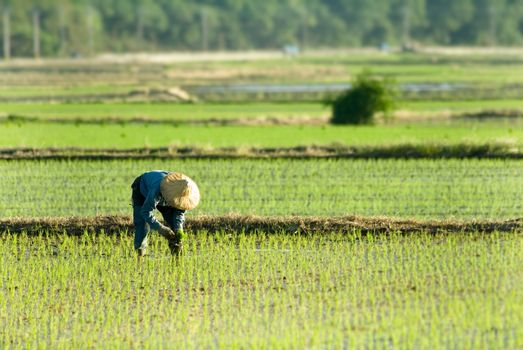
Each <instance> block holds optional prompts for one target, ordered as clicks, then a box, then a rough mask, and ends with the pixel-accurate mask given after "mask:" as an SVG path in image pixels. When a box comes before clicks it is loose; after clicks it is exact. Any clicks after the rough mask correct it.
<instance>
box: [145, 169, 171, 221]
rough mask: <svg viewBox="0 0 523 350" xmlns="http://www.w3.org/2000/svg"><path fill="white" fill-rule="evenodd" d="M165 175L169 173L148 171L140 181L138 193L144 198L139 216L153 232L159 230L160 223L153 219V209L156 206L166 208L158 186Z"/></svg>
mask: <svg viewBox="0 0 523 350" xmlns="http://www.w3.org/2000/svg"><path fill="white" fill-rule="evenodd" d="M167 174H169V172H167V171H163V170H153V171H148V172H146V173H144V174H142V180H141V181H140V192H141V193H142V195H143V196H144V197H145V202H144V203H143V206H142V209H141V210H140V214H141V215H142V217H143V219H144V220H145V222H146V223H148V224H149V226H150V227H151V228H152V229H153V230H158V229H159V228H160V223H159V222H158V220H156V218H155V217H154V213H153V211H154V209H156V207H157V206H158V205H161V206H168V204H167V203H166V202H165V200H164V199H163V197H162V193H161V191H160V184H161V183H162V180H163V178H164V177H165V176H167Z"/></svg>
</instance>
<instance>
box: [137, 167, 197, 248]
mask: <svg viewBox="0 0 523 350" xmlns="http://www.w3.org/2000/svg"><path fill="white" fill-rule="evenodd" d="M131 188H132V204H133V222H134V227H135V234H134V249H135V250H136V252H137V253H138V256H139V257H142V256H144V255H145V254H146V252H147V235H148V233H149V230H150V229H153V230H156V231H158V233H160V234H161V235H162V236H163V237H165V238H166V239H167V241H168V244H169V249H170V250H171V253H172V254H173V255H179V254H180V253H181V252H182V247H183V239H184V231H183V223H184V221H185V212H186V211H187V210H191V209H194V208H195V207H196V206H197V205H198V203H199V201H200V191H199V189H198V186H197V185H196V183H195V182H194V181H193V180H191V179H190V178H189V177H188V176H187V175H184V174H182V173H179V172H169V171H164V170H153V171H148V172H146V173H143V174H142V175H140V176H138V177H137V178H136V179H135V180H134V182H133V183H132V185H131ZM154 209H158V211H159V212H160V213H161V214H162V216H163V219H164V221H165V222H166V223H167V226H165V225H163V224H162V223H161V222H159V221H158V220H157V219H156V218H155V216H154V213H153V211H154Z"/></svg>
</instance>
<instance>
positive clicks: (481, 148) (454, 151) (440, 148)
mask: <svg viewBox="0 0 523 350" xmlns="http://www.w3.org/2000/svg"><path fill="white" fill-rule="evenodd" d="M191 158H192V159H219V158H224V159H242V158H245V159H270V158H297V159H307V158H333V159H338V158H346V159H440V158H476V159H480V158H485V159H523V149H522V147H521V145H514V144H507V143H484V144H465V143H460V144H399V145H391V146H387V145H375V146H363V145H362V146H345V145H325V146H316V145H311V146H296V147H218V148H209V147H206V148H202V147H158V148H131V149H111V148H102V149H99V148H76V147H66V148H27V147H20V148H4V149H0V159H4V160H46V159H47V160H117V159H151V160H154V159H191Z"/></svg>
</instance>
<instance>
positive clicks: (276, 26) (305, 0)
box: [0, 0, 523, 56]
mask: <svg viewBox="0 0 523 350" xmlns="http://www.w3.org/2000/svg"><path fill="white" fill-rule="evenodd" d="M0 11H1V13H2V16H1V18H2V33H3V35H2V36H1V38H0V39H1V40H2V43H3V49H4V53H5V54H10V55H12V56H32V55H37V56H38V55H42V56H70V55H89V54H92V53H94V52H100V51H114V52H122V51H153V50H245V49H274V48H281V47H282V46H283V45H286V44H294V45H298V46H299V47H301V48H318V47H359V46H376V45H381V44H385V43H386V44H388V45H395V46H396V45H403V44H407V45H410V44H411V43H417V44H421V45H518V44H522V43H523V1H522V0H263V1H261V0H191V1H189V0H10V1H9V0H0Z"/></svg>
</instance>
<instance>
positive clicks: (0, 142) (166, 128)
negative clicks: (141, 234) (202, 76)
mask: <svg viewBox="0 0 523 350" xmlns="http://www.w3.org/2000/svg"><path fill="white" fill-rule="evenodd" d="M457 143H466V144H485V143H503V144H508V145H512V146H514V147H520V146H521V145H523V128H518V127H516V126H514V125H512V124H508V123H507V124H504V123H485V124H479V125H477V124H476V125H471V124H470V123H464V124H459V123H458V124H456V125H452V126H449V125H394V126H392V125H391V126H386V125H382V126H374V127H373V126H361V127H354V126H348V127H335V126H327V125H323V126H311V125H306V126H303V125H278V126H230V125H229V126H216V125H209V126H196V125H154V124H152V125H151V124H145V125H142V124H116V125H115V124H59V123H51V124H49V123H45V122H44V123H42V122H20V123H17V122H6V123H0V148H13V147H32V148H42V147H59V148H62V147H80V148H117V149H125V148H136V147H166V146H172V147H192V146H197V147H206V148H211V149H212V148H217V147H250V146H254V147H292V146H304V145H329V144H339V145H349V146H362V145H366V146H373V145H380V146H390V145H403V144H414V145H420V144H428V145H431V144H457Z"/></svg>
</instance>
